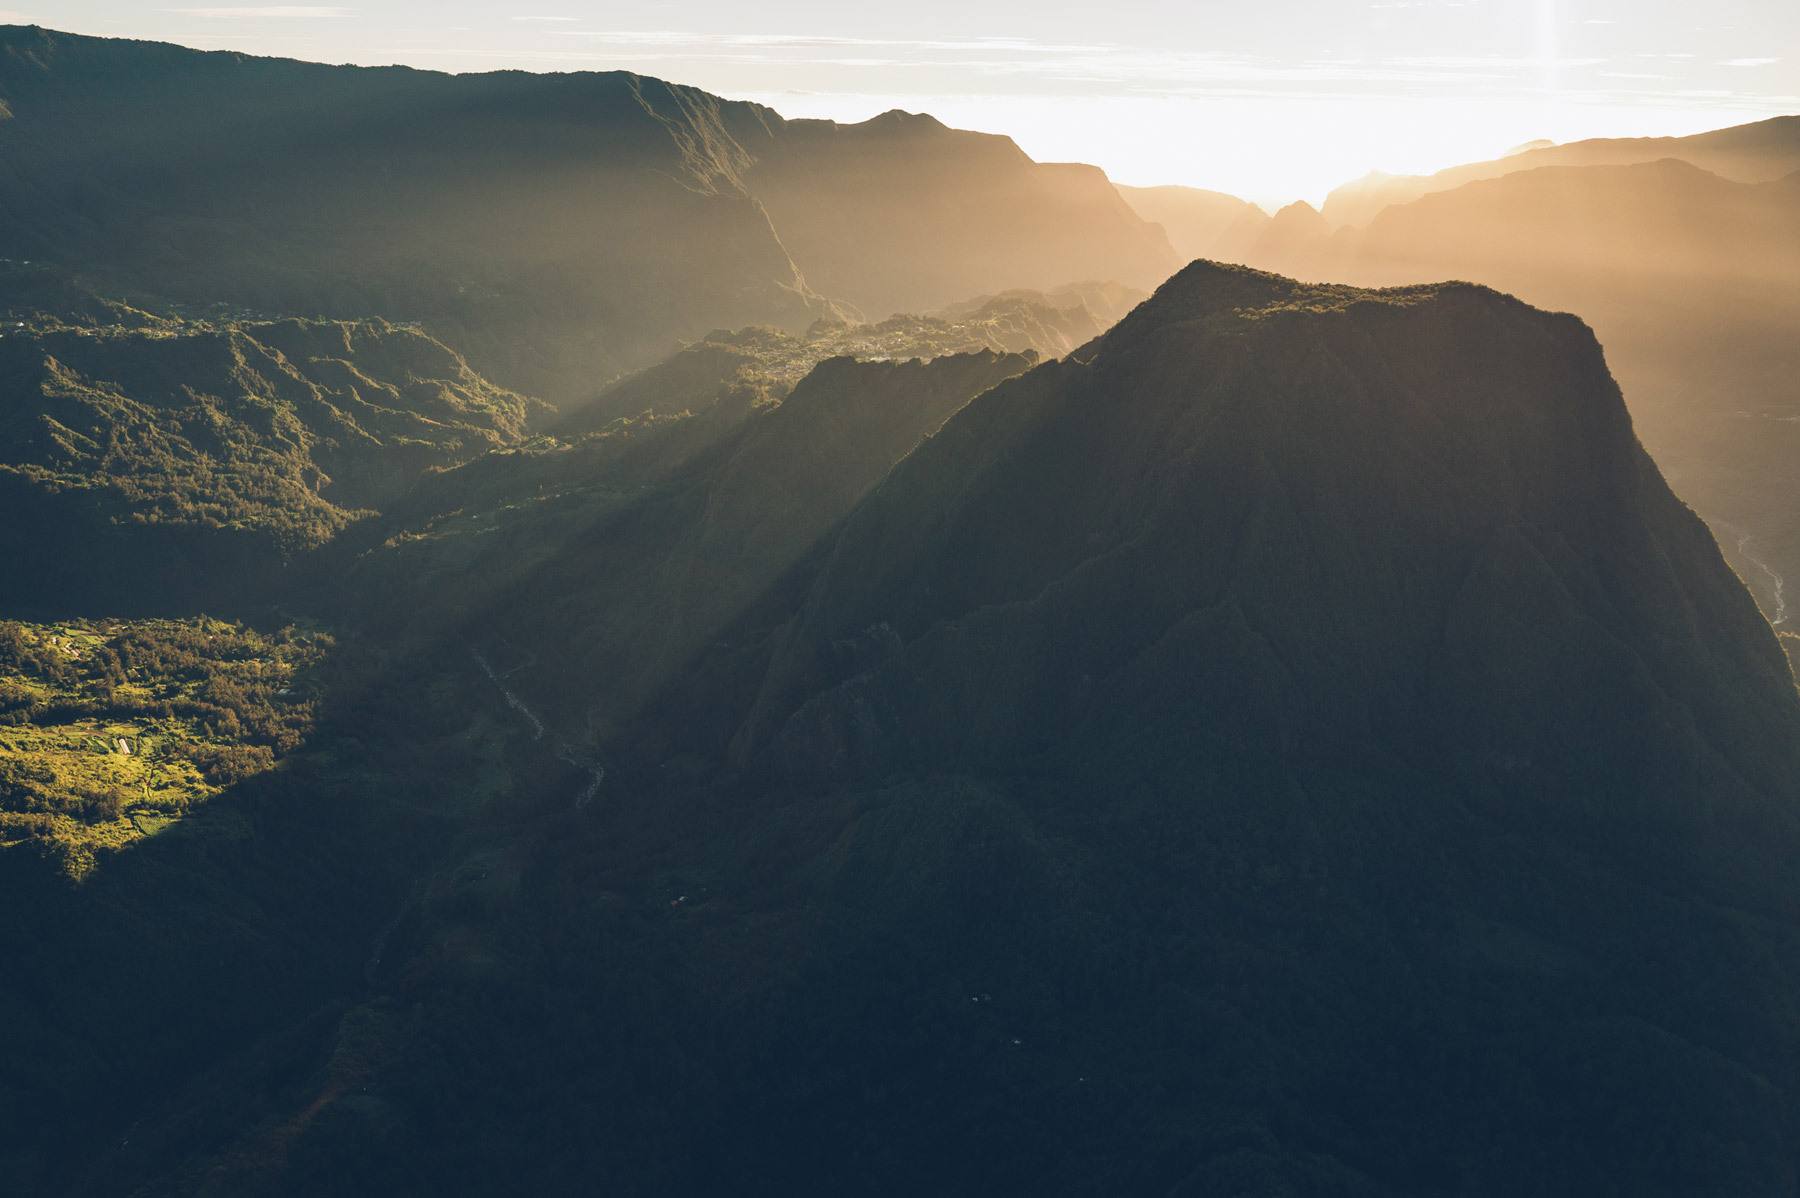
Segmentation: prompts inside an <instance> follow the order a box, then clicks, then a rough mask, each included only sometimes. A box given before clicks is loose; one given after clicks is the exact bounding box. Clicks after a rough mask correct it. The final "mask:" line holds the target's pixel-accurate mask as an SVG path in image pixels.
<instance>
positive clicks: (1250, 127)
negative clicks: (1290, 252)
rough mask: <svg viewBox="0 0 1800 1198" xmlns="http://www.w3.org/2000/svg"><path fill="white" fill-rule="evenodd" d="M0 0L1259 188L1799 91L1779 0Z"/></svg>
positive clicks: (1688, 124) (1116, 172) (1793, 23)
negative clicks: (850, 0)
mask: <svg viewBox="0 0 1800 1198" xmlns="http://www.w3.org/2000/svg"><path fill="white" fill-rule="evenodd" d="M0 18H3V19H5V20H9V21H12V22H15V23H25V22H31V23H38V24H43V25H46V26H50V27H54V28H60V29H64V30H68V31H71V32H77V33H89V34H96V35H103V36H113V37H121V36H122V37H141V38H151V39H158V40H167V41H173V42H178V43H181V44H183V45H188V46H195V47H202V48H208V49H231V50H242V51H245V52H248V53H256V54H277V55H286V56H292V57H296V58H305V59H313V60H321V61H329V62H356V63H364V64H385V63H395V62H398V63H407V64H410V65H414V66H418V67H427V68H434V69H441V70H448V71H458V72H461V71H476V70H488V69H496V68H505V67H516V68H523V69H527V70H610V69H624V70H631V71H637V72H640V73H643V74H649V75H656V76H659V77H662V78H666V79H670V80H673V81H676V82H681V83H688V84H693V85H695V86H698V87H703V88H706V89H708V90H710V91H714V92H717V93H720V94H722V95H726V96H730V97H733V98H740V99H751V100H757V101H760V102H762V103H765V104H768V105H770V106H772V107H774V108H776V109H777V110H779V111H780V112H782V113H783V114H785V115H788V116H807V117H830V118H834V119H838V120H844V121H853V120H860V119H863V118H866V117H868V116H871V115H874V114H875V113H878V112H881V111H884V110H886V109H889V108H905V109H908V110H911V111H928V112H931V113H933V114H935V115H937V116H939V117H940V118H942V119H944V120H945V121H946V122H948V123H950V124H953V125H957V126H961V127H965V128H974V129H984V130H992V131H995V132H1004V133H1007V134H1010V135H1011V136H1013V137H1014V138H1016V139H1017V140H1018V142H1019V143H1020V144H1021V145H1022V146H1023V147H1024V148H1025V149H1026V151H1027V152H1029V153H1030V154H1032V155H1033V156H1034V157H1036V158H1038V159H1040V160H1072V161H1085V162H1093V163H1097V164H1098V165H1100V166H1102V167H1104V168H1106V170H1107V171H1108V172H1110V173H1111V174H1112V176H1113V177H1114V178H1115V179H1116V180H1118V181H1120V182H1124V183H1132V184H1158V183H1185V184H1189V185H1193V186H1198V187H1209V188H1215V189H1219V190H1223V191H1230V192H1234V193H1237V194H1241V195H1245V196H1248V197H1250V198H1253V199H1256V200H1259V201H1261V202H1263V203H1265V204H1274V203H1280V202H1283V201H1286V200H1289V199H1293V198H1308V199H1313V200H1317V199H1319V198H1321V197H1322V196H1323V194H1324V193H1325V192H1326V191H1327V190H1329V189H1330V188H1331V187H1333V186H1335V185H1336V184H1338V183H1341V182H1343V181H1345V180H1347V179H1349V178H1352V177H1355V176H1359V175H1362V174H1364V173H1365V172H1367V171H1369V170H1371V169H1377V170H1383V171H1390V172H1397V173H1398V172H1420V171H1430V170H1435V169H1438V168H1440V167H1444V166H1447V165H1451V164H1454V163H1457V162H1463V161H1468V160H1471V159H1480V158H1487V157H1493V156H1495V155H1497V154H1499V153H1501V152H1503V151H1505V150H1506V149H1508V148H1510V147H1511V146H1513V145H1515V144H1518V143H1520V142H1524V141H1529V140H1535V139H1538V138H1551V139H1554V140H1557V141H1568V140H1573V139H1578V138H1583V137H1596V136H1642V135H1648V134H1687V133H1694V132H1699V131H1701V130H1704V129H1709V128H1716V127H1720V126H1724V125H1730V124H1736V123H1741V122H1743V121H1748V120H1755V119H1759V118H1762V117H1766V116H1773V115H1777V114H1782V113H1788V112H1794V111H1800V65H1797V63H1800V8H1797V7H1796V6H1795V5H1793V4H1792V3H1791V2H1789V0H1719V2H1717V3H1711V4H1707V5H1704V6H1701V5H1695V4H1692V3H1677V2H1675V0H1461V2H1457V0H1410V2H1408V0H1387V2H1381V3H1358V4H1347V3H1340V2H1335V0H1279V2H1273V3H1263V4H1241V3H1234V4H1220V3H1211V2H1199V3H1191V4H1185V5H1179V6H1177V5H1170V4H1167V3H1163V2H1161V0H1117V2H1115V3H1111V4H1106V5H1094V4H1087V3H1083V4H1075V3H1067V2H1057V0H1045V2H1042V3H1032V4H1021V3H981V4H970V3H949V2H947V0H921V2H919V3H912V4H907V5H894V6H861V5H842V4H824V3H818V2H816V0H775V2H773V3H767V4H762V5H756V6H746V5H742V4H737V3H725V2H723V0H705V2H699V3H681V4H676V3H647V4H636V5H630V6H625V5H601V4H583V3H558V2H556V0H548V2H545V3H541V4H538V5H536V6H535V7H532V8H529V9H526V10H524V11H520V9H519V8H518V7H516V6H512V5H505V6H502V5H491V4H477V3H471V2H468V0H459V2H452V3H424V2H423V0H390V2H387V3H373V4H357V5H345V6H319V5H283V6H259V5H252V6H238V7H208V6H195V7H179V6H170V7H152V6H149V5H143V4H136V3H130V4H128V3H124V2H122V0H55V3H53V4H44V5H41V6H31V5H29V4H28V5H27V6H26V7H24V8H21V9H17V10H13V11H10V12H0Z"/></svg>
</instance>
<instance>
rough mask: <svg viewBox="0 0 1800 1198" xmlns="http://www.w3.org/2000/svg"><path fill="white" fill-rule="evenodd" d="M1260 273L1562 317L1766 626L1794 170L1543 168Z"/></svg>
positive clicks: (1788, 390) (1791, 286)
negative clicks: (1748, 591) (1593, 348)
mask: <svg viewBox="0 0 1800 1198" xmlns="http://www.w3.org/2000/svg"><path fill="white" fill-rule="evenodd" d="M1258 264H1259V265H1260V264H1266V265H1269V266H1281V267H1283V268H1284V269H1288V270H1291V271H1292V272H1293V273H1296V274H1298V275H1300V276H1302V277H1305V278H1314V279H1333V280H1341V281H1347V282H1352V283H1359V284H1380V285H1391V284H1396V283H1410V282H1422V281H1425V280H1429V279H1439V278H1445V277H1453V278H1466V279H1473V280H1475V281H1477V282H1481V283H1486V284H1489V285H1491V286H1494V287H1499V288H1501V289H1503V290H1506V291H1509V292H1511V293H1514V294H1517V295H1519V296H1521V297H1522V298H1524V299H1526V300H1528V301H1529V302H1531V303H1535V304H1539V305H1541V306H1544V307H1550V308H1557V309H1561V310H1565V311H1571V312H1575V313H1577V314H1578V315H1580V316H1581V317H1582V318H1583V319H1584V320H1587V321H1588V322H1589V323H1590V324H1592V325H1593V326H1594V328H1595V330H1596V332H1597V333H1598V334H1599V336H1600V337H1601V339H1602V340H1603V341H1604V342H1605V344H1606V347H1607V352H1608V356H1609V360H1610V361H1611V363H1612V365H1613V368H1614V370H1616V371H1617V372H1618V375H1619V378H1620V380H1621V382H1622V383H1623V384H1624V387H1625V393H1626V395H1627V397H1628V398H1629V400H1630V402H1631V405H1632V412H1633V415H1634V417H1635V419H1636V422H1637V427H1638V429H1639V431H1640V433H1641V435H1642V436H1643V438H1644V443H1645V444H1646V445H1647V446H1648V447H1649V449H1650V451H1651V453H1652V454H1653V455H1655V457H1656V459H1657V462H1658V464H1659V465H1660V466H1661V468H1662V470H1663V471H1664V473H1665V474H1666V475H1667V476H1668V477H1669V480H1670V482H1671V484H1672V485H1673V486H1674V487H1675V489H1676V491H1677V492H1678V493H1679V494H1680V495H1681V496H1682V497H1683V498H1684V499H1686V500H1687V501H1689V502H1690V503H1692V504H1693V505H1694V506H1695V508H1696V509H1697V510H1698V511H1699V512H1700V513H1701V514H1702V515H1703V516H1705V517H1706V518H1707V519H1708V520H1709V521H1711V522H1712V524H1713V526H1714V528H1715V529H1716V530H1717V532H1718V534H1719V539H1720V541H1721V543H1722V544H1724V545H1725V546H1726V547H1727V550H1728V551H1729V552H1730V553H1731V554H1732V555H1733V565H1734V566H1735V567H1736V568H1737V569H1738V571H1739V572H1740V573H1741V574H1742V575H1743V576H1744V578H1745V580H1746V581H1747V582H1749V584H1750V585H1751V586H1752V588H1753V589H1754V590H1755V591H1756V594H1757V597H1758V599H1759V601H1760V602H1761V603H1762V604H1763V609H1764V611H1765V612H1766V613H1767V614H1768V616H1769V618H1770V619H1771V620H1781V619H1783V618H1784V617H1785V615H1786V610H1785V606H1786V605H1785V596H1786V592H1787V589H1788V586H1789V580H1791V579H1796V578H1800V469H1796V463H1800V392H1796V390H1795V386H1794V379H1795V377H1796V373H1795V372H1796V367H1797V365H1800V359H1797V358H1796V353H1797V352H1800V283H1796V280H1800V174H1797V175H1795V176H1791V177H1788V178H1784V179H1780V180H1777V181H1775V182H1772V183H1736V182H1732V181H1730V180H1727V179H1723V178H1720V177H1719V176H1717V175H1713V174H1710V173H1708V172H1706V171H1703V170H1701V169H1699V168H1698V167H1695V166H1692V165H1689V164H1687V163H1684V162H1678V161H1672V160H1671V161H1662V162H1653V163H1644V164H1640V165H1635V166H1617V167H1609V166H1596V167H1547V168H1544V169H1540V170H1532V171H1524V172H1520V173H1516V174H1511V175H1507V176H1506V177H1504V178H1499V179H1490V180H1485V181H1481V182H1476V183H1470V184H1468V185H1466V186H1463V187H1459V188H1457V189H1455V190H1453V191H1446V192H1441V193H1438V194H1435V195H1430V196H1426V197H1425V198H1423V199H1421V200H1418V201H1416V202H1414V203H1411V204H1406V205H1402V206H1399V207H1393V208H1389V209H1387V210H1385V211H1384V212H1383V213H1382V214H1381V215H1380V216H1379V217H1377V218H1376V219H1375V220H1374V221H1373V222H1372V223H1371V224H1370V225H1369V227H1368V228H1367V229H1363V230H1339V231H1338V232H1337V233H1336V234H1335V235H1332V236H1330V237H1315V238H1314V239H1313V240H1312V241H1311V242H1309V243H1305V244H1301V245H1290V246H1287V247H1285V248H1284V252H1283V253H1280V254H1271V255H1270V256H1269V257H1267V258H1266V259H1259V260H1258Z"/></svg>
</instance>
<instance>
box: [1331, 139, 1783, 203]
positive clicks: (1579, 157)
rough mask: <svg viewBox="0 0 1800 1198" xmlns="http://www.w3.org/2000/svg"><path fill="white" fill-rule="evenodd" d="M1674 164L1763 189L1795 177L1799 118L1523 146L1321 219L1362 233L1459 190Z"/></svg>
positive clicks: (1384, 183) (1340, 192)
mask: <svg viewBox="0 0 1800 1198" xmlns="http://www.w3.org/2000/svg"><path fill="white" fill-rule="evenodd" d="M1665 158H1675V159H1679V160H1680V161H1682V162H1687V163H1692V164H1693V165H1694V166H1697V167H1699V168H1700V169H1702V170H1705V171H1710V172H1711V173H1713V174H1715V175H1720V176H1723V177H1724V178H1727V179H1731V180H1734V181H1736V182H1739V183H1769V182H1773V181H1774V180H1776V179H1780V178H1782V177H1783V176H1785V175H1790V174H1792V173H1794V172H1795V171H1800V116H1783V117H1775V118H1773V119H1772V120H1767V121H1758V122H1756V123H1754V124H1750V125H1738V126H1736V127H1734V128H1730V129H1717V130H1714V131H1712V132H1710V133H1698V134H1695V135H1693V136H1691V137H1620V138H1594V139H1591V140H1588V141H1576V142H1569V143H1568V144H1566V145H1560V146H1559V145H1557V144H1556V143H1554V142H1528V143H1526V144H1525V145H1522V146H1519V147H1516V148H1515V149H1513V150H1512V151H1510V152H1509V153H1508V154H1507V156H1506V157H1504V158H1502V159H1499V160H1498V161H1494V162H1477V163H1471V164H1469V165H1467V166H1457V167H1451V168H1450V169H1449V170H1444V171H1439V172H1438V173H1437V174H1435V175H1384V174H1382V173H1380V172H1379V171H1377V172H1375V173H1374V174H1371V175H1369V176H1368V177H1366V178H1364V179H1359V180H1357V181H1356V182H1354V183H1349V184H1346V185H1345V186H1343V187H1340V188H1338V189H1337V190H1336V191H1333V192H1332V193H1331V195H1330V196H1329V197H1327V198H1326V200H1325V207H1324V209H1323V211H1324V215H1325V219H1326V220H1328V221H1329V222H1330V223H1331V224H1332V225H1333V226H1345V225H1348V226H1351V227H1361V226H1363V225H1366V224H1368V223H1369V222H1370V221H1371V220H1373V219H1375V217H1376V216H1377V215H1378V214H1379V213H1380V212H1381V210H1382V209H1383V208H1387V207H1391V206H1392V205H1395V204H1409V203H1411V202H1412V201H1414V200H1416V199H1419V198H1420V197H1422V196H1426V195H1431V194H1433V193H1435V192H1440V191H1449V190H1451V189H1453V188H1457V187H1461V186H1462V185H1463V184H1465V183H1474V182H1478V181H1479V180H1482V179H1497V178H1499V177H1501V176H1503V175H1509V174H1513V173H1516V172H1518V171H1531V170H1537V169H1539V168H1541V167H1546V166H1630V165H1633V164H1636V163H1640V162H1657V161H1660V160H1662V159H1665Z"/></svg>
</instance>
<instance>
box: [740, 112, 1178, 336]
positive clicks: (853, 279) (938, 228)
mask: <svg viewBox="0 0 1800 1198" xmlns="http://www.w3.org/2000/svg"><path fill="white" fill-rule="evenodd" d="M754 115H755V119H754V120H750V119H748V118H749V117H750V116H751V114H749V113H746V112H744V111H743V110H734V111H733V112H732V113H731V114H730V117H729V119H730V120H731V129H732V132H733V134H734V135H735V136H736V137H737V139H738V140H739V142H740V143H741V144H742V145H743V146H744V147H745V148H746V149H747V150H749V151H750V153H751V154H753V155H754V156H755V159H756V161H755V164H754V165H753V166H752V167H751V168H750V169H749V171H748V173H747V175H746V177H745V178H746V186H748V187H749V188H750V190H751V191H752V192H754V193H755V195H756V196H757V198H758V199H759V200H761V201H762V203H763V204H764V206H765V207H767V209H768V211H769V215H770V217H771V219H773V221H774V223H775V228H776V229H777V230H778V231H779V232H780V233H781V238H782V244H784V245H785V246H786V247H787V248H788V251H789V252H790V253H792V254H793V256H794V261H795V262H797V263H798V264H799V265H800V268H801V270H803V271H804V272H805V274H806V278H807V281H808V282H809V283H810V284H811V285H812V286H813V287H815V288H816V289H818V290H819V291H820V292H821V293H823V294H826V295H830V296H832V297H834V298H840V299H844V300H848V301H849V302H850V303H852V304H854V305H856V306H857V307H858V308H860V309H861V310H862V311H863V312H864V313H865V314H866V315H867V316H869V317H870V318H871V319H876V320H879V319H881V318H883V317H885V316H888V315H889V314H891V313H895V312H925V311H930V310H932V309H935V308H939V307H943V306H944V305H946V304H950V303H953V302H955V301H958V300H960V299H962V298H963V297H964V296H969V295H974V294H978V293H981V292H994V291H999V290H1003V289H1013V288H1031V289H1036V290H1043V291H1049V290H1053V289H1055V288H1057V287H1060V286H1062V285H1063V284H1066V283H1067V282H1068V281H1069V280H1071V279H1117V280H1119V281H1120V282H1123V283H1126V284H1128V285H1130V286H1133V287H1154V286H1155V285H1156V284H1158V283H1160V282H1162V280H1163V279H1165V278H1167V277H1168V276H1169V274H1170V273H1172V272H1173V271H1174V269H1175V267H1176V266H1177V265H1178V263H1179V259H1178V258H1177V257H1176V256H1175V254H1174V252H1173V251H1172V250H1171V249H1170V248H1169V242H1168V240H1167V238H1166V237H1165V235H1164V234H1163V232H1162V231H1161V230H1160V229H1159V228H1157V227H1156V226H1154V225H1151V224H1149V223H1147V222H1146V221H1144V220H1143V219H1141V218H1140V217H1139V216H1138V215H1137V214H1136V213H1135V212H1133V211H1132V210H1131V208H1130V207H1129V206H1128V205H1127V204H1126V203H1125V201H1124V200H1123V199H1121V198H1120V196H1119V193H1118V191H1117V190H1116V189H1115V188H1114V187H1113V186H1112V184H1111V183H1110V182H1108V181H1107V178H1106V176H1105V174H1104V173H1102V172H1101V171H1100V170H1099V169H1098V168H1096V167H1091V166H1082V165H1079V164H1067V163H1039V162H1033V161H1032V160H1031V159H1030V158H1029V157H1027V156H1026V154H1025V153H1024V151H1022V150H1020V149H1019V147H1018V146H1017V145H1016V144H1015V143H1014V142H1013V140H1012V139H1011V138H1008V137H1000V136H996V135H993V134H987V133H973V132H969V131H966V130H957V129H949V128H946V127H945V126H944V125H943V123H942V122H940V121H938V120H936V119H935V118H933V117H931V116H928V115H923V114H915V113H906V112H899V111H895V112H889V113H885V114H883V115H882V116H878V117H875V118H874V119H873V120H869V121H865V122H863V123H862V124H858V125H840V124H838V123H836V122H834V121H785V122H784V121H781V120H780V118H778V117H776V116H775V115H774V114H773V113H768V112H766V111H765V112H759V113H756V114H754Z"/></svg>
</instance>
